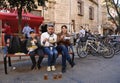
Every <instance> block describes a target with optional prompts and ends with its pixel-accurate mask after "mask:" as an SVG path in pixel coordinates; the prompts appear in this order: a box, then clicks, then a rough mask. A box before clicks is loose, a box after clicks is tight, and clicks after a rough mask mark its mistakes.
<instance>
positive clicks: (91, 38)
mask: <svg viewBox="0 0 120 83" xmlns="http://www.w3.org/2000/svg"><path fill="white" fill-rule="evenodd" d="M88 40H94V41H95V40H96V38H95V37H88Z"/></svg>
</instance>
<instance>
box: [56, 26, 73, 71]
mask: <svg viewBox="0 0 120 83" xmlns="http://www.w3.org/2000/svg"><path fill="white" fill-rule="evenodd" d="M61 30H62V31H61V32H60V33H58V46H57V49H58V50H59V51H61V53H62V72H63V73H64V72H66V60H67V61H68V62H69V64H70V65H71V67H73V66H74V65H75V63H74V62H73V61H72V60H71V57H70V55H69V52H68V46H70V45H71V43H70V40H69V39H70V35H69V34H68V33H67V26H66V25H63V26H62V27H61Z"/></svg>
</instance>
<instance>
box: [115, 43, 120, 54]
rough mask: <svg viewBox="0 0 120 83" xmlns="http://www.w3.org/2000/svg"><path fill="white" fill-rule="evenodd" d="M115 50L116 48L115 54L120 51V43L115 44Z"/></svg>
mask: <svg viewBox="0 0 120 83" xmlns="http://www.w3.org/2000/svg"><path fill="white" fill-rule="evenodd" d="M114 50H115V54H118V53H120V43H116V44H115V45H114Z"/></svg>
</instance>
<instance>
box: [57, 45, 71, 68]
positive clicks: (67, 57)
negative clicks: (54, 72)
mask: <svg viewBox="0 0 120 83" xmlns="http://www.w3.org/2000/svg"><path fill="white" fill-rule="evenodd" d="M57 49H58V50H59V51H60V52H62V67H63V68H64V67H66V60H67V61H68V62H69V63H70V62H71V57H70V55H69V52H68V47H67V46H65V45H58V46H57Z"/></svg>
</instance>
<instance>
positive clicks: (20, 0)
mask: <svg viewBox="0 0 120 83" xmlns="http://www.w3.org/2000/svg"><path fill="white" fill-rule="evenodd" d="M35 1H37V2H38V4H35ZM45 1H47V0H0V8H9V9H12V8H14V9H17V13H18V27H19V31H21V23H22V11H27V12H30V11H32V10H34V9H37V6H38V5H39V6H45Z"/></svg>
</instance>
